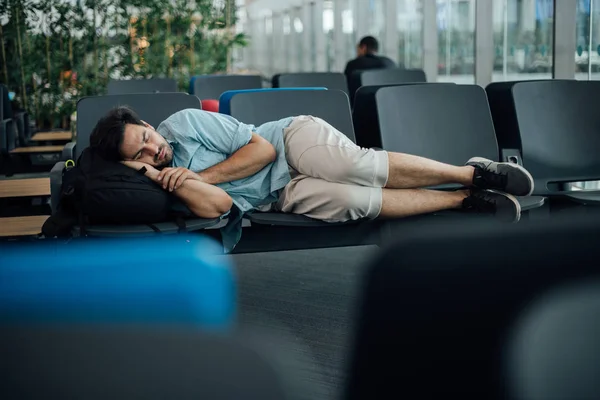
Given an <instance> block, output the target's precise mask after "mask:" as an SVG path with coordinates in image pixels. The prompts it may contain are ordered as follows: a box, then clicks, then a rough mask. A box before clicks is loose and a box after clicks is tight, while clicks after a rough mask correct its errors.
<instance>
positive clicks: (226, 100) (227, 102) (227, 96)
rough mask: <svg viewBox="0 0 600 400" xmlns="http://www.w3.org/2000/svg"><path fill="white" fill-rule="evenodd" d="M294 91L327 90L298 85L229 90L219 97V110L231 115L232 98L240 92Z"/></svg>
mask: <svg viewBox="0 0 600 400" xmlns="http://www.w3.org/2000/svg"><path fill="white" fill-rule="evenodd" d="M284 90H285V91H293V90H327V88H324V87H314V88H313V87H298V88H274V89H273V88H268V89H262V88H261V89H243V90H228V91H226V92H224V93H223V94H221V97H219V112H220V113H222V114H227V115H231V99H232V98H233V97H235V96H237V95H238V94H240V93H254V92H276V91H284Z"/></svg>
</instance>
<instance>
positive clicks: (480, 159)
mask: <svg viewBox="0 0 600 400" xmlns="http://www.w3.org/2000/svg"><path fill="white" fill-rule="evenodd" d="M489 162H498V161H494V160H490V159H488V158H483V157H473V158H471V159H470V160H469V161H467V165H469V164H470V163H485V164H487V163H489ZM502 164H504V165H506V166H508V167H510V168H515V169H517V170H519V171H520V172H522V173H523V174H524V175H525V176H526V177H527V180H528V181H529V183H530V186H531V189H530V190H529V193H527V194H520V193H506V194H511V195H512V194H514V195H515V196H523V197H526V196H531V194H532V193H533V189H534V181H533V176H531V174H530V173H529V171H527V170H526V169H525V168H523V167H522V166H520V165H519V164H514V163H510V162H502ZM503 193H505V192H503Z"/></svg>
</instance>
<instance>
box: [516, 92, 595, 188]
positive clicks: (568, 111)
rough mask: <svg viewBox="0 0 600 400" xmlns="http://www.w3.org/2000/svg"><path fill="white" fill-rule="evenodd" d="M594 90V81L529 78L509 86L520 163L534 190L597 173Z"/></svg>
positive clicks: (575, 180) (586, 177) (592, 175)
mask: <svg viewBox="0 0 600 400" xmlns="http://www.w3.org/2000/svg"><path fill="white" fill-rule="evenodd" d="M599 92H600V82H598V81H534V82H521V83H517V84H515V85H514V86H513V88H512V95H513V101H514V106H515V114H516V120H517V123H518V128H519V129H518V133H519V135H520V139H521V152H522V157H523V165H524V166H525V167H526V168H527V169H528V170H529V171H530V172H531V174H532V175H533V177H534V179H535V186H536V194H540V195H544V194H550V193H552V192H554V191H556V190H560V188H559V187H558V185H553V184H552V183H554V182H580V181H585V180H597V179H598V178H600V157H599V156H598V151H597V149H598V148H600V114H599V113H598V112H597V106H596V99H597V97H598V93H599ZM555 187H556V189H555Z"/></svg>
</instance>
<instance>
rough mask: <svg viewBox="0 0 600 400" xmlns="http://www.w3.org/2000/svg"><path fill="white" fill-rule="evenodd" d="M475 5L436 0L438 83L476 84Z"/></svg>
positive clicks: (464, 0) (467, 1)
mask: <svg viewBox="0 0 600 400" xmlns="http://www.w3.org/2000/svg"><path fill="white" fill-rule="evenodd" d="M475 6H476V5H475V1H474V0H437V29H438V54H439V62H438V82H456V83H463V84H469V83H470V84H472V83H475Z"/></svg>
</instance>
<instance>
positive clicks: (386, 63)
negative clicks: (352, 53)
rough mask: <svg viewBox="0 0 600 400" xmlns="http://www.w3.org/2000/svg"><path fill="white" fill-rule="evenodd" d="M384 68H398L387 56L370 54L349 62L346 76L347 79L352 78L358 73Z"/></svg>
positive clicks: (345, 71) (345, 72)
mask: <svg viewBox="0 0 600 400" xmlns="http://www.w3.org/2000/svg"><path fill="white" fill-rule="evenodd" d="M382 68H396V63H395V62H393V61H392V60H391V59H389V58H387V57H385V56H378V55H377V54H373V53H369V54H365V55H364V56H360V57H356V58H355V59H354V60H350V61H348V64H346V69H345V70H344V74H345V75H346V77H347V78H350V76H351V75H352V74H353V73H354V72H356V71H361V70H367V69H382Z"/></svg>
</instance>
